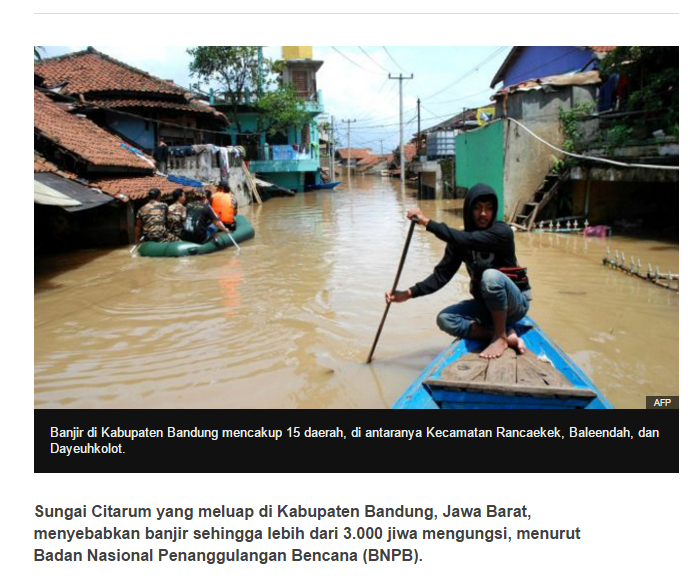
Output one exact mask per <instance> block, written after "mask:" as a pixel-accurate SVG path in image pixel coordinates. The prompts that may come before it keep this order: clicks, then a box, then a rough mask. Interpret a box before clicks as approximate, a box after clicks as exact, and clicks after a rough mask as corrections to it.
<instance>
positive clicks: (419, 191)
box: [417, 97, 422, 198]
mask: <svg viewBox="0 0 694 583" xmlns="http://www.w3.org/2000/svg"><path fill="white" fill-rule="evenodd" d="M421 107H422V100H421V99H420V98H419V97H417V156H419V153H420V152H419V151H420V149H421V148H422V111H421ZM417 198H422V168H421V166H420V168H419V172H418V173H417Z"/></svg>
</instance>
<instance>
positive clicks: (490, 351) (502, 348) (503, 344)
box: [480, 338, 508, 360]
mask: <svg viewBox="0 0 694 583" xmlns="http://www.w3.org/2000/svg"><path fill="white" fill-rule="evenodd" d="M507 348H508V340H506V338H495V339H492V343H491V344H490V345H489V346H487V348H485V349H484V352H482V354H480V358H486V359H487V360H494V359H495V358H501V356H503V354H504V352H506V349H507Z"/></svg>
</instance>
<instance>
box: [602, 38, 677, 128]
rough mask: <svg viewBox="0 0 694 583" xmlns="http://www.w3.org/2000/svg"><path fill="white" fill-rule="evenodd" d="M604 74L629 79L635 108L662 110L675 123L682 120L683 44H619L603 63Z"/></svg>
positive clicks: (631, 104) (629, 104) (630, 102)
mask: <svg viewBox="0 0 694 583" xmlns="http://www.w3.org/2000/svg"><path fill="white" fill-rule="evenodd" d="M601 72H602V74H603V76H605V77H606V76H609V75H611V74H614V73H618V74H619V75H621V76H623V77H626V79H627V80H628V94H629V96H628V101H627V107H628V109H629V110H631V111H648V112H661V113H663V114H664V115H665V117H666V118H667V119H668V122H669V124H670V125H671V126H674V125H675V124H678V121H679V78H680V75H679V47H678V46H670V47H663V46H660V47H617V48H616V49H615V50H614V51H612V52H611V53H610V54H609V55H608V56H607V57H606V58H605V59H604V60H603V62H602V63H601Z"/></svg>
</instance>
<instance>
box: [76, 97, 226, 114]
mask: <svg viewBox="0 0 694 583" xmlns="http://www.w3.org/2000/svg"><path fill="white" fill-rule="evenodd" d="M89 103H93V104H94V105H98V106H100V107H112V108H119V109H121V108H125V107H152V108H156V109H180V110H182V111H195V112H202V113H210V114H212V115H216V114H217V113H218V112H217V110H215V109H213V108H212V107H210V106H209V105H205V104H204V103H201V102H199V101H190V102H188V103H177V102H175V101H159V100H155V99H90V100H89ZM220 115H221V114H220Z"/></svg>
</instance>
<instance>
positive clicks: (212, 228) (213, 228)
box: [205, 223, 219, 243]
mask: <svg viewBox="0 0 694 583" xmlns="http://www.w3.org/2000/svg"><path fill="white" fill-rule="evenodd" d="M218 232H219V229H218V228H217V225H214V224H212V223H210V224H209V225H208V226H207V233H206V238H205V242H206V243H207V241H210V240H211V239H212V238H213V237H214V236H215V235H216V234H217V233H218Z"/></svg>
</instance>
